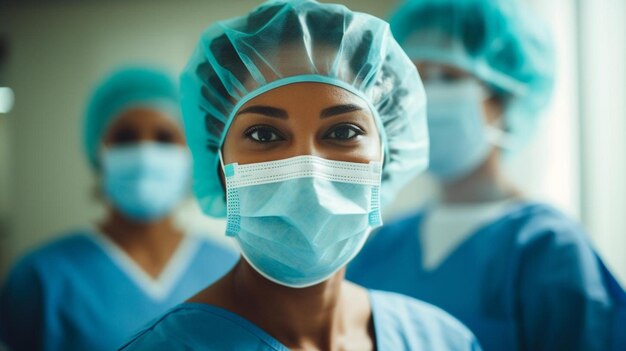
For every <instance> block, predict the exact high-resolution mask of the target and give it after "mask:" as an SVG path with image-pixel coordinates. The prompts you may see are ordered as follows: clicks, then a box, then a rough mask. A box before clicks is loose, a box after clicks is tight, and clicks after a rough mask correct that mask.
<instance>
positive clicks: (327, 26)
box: [181, 0, 428, 217]
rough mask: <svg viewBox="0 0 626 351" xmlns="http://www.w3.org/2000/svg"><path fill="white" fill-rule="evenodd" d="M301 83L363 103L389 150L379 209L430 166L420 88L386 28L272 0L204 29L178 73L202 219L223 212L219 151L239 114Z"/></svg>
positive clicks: (314, 6) (324, 7) (334, 10)
mask: <svg viewBox="0 0 626 351" xmlns="http://www.w3.org/2000/svg"><path fill="white" fill-rule="evenodd" d="M297 82H321V83H326V84H330V85H334V86H337V87H341V88H343V89H345V90H348V91H350V92H352V93H354V94H356V95H358V96H360V97H362V98H363V99H364V101H365V102H367V103H368V104H369V106H370V108H371V110H372V113H373V114H374V118H375V120H376V123H377V125H378V130H379V133H380V136H381V140H382V142H383V145H384V148H385V163H384V170H383V185H382V190H381V191H382V194H381V197H382V199H383V201H384V202H386V201H388V200H389V199H391V198H392V197H393V194H394V193H395V192H396V191H397V190H398V188H400V187H401V186H402V185H404V184H405V183H406V182H407V181H408V180H410V179H411V178H412V177H413V176H415V175H416V174H417V173H419V172H420V171H422V170H424V169H425V168H426V167H427V163H428V132H427V127H426V115H425V114H426V111H425V107H426V106H425V104H426V99H425V95H424V89H423V87H422V83H421V81H420V78H419V76H418V74H417V71H416V69H415V66H414V65H413V63H412V62H411V61H410V60H409V58H408V57H407V56H406V54H405V53H404V52H403V50H402V49H401V48H400V46H399V45H398V44H397V42H396V41H395V40H394V39H393V36H392V35H391V32H390V30H389V26H388V24H387V23H386V22H384V21H382V20H380V19H378V18H376V17H373V16H370V15H367V14H364V13H358V12H352V11H350V10H349V9H347V8H346V7H344V6H341V5H331V4H321V3H318V2H316V1H312V0H293V1H285V0H283V1H269V2H266V3H264V4H263V5H261V6H260V7H258V8H257V9H255V10H254V11H252V12H251V13H249V14H247V15H245V16H243V17H238V18H234V19H230V20H226V21H222V22H218V23H216V24H215V25H213V26H211V27H209V28H208V29H206V30H205V32H204V33H203V34H202V35H201V37H200V41H199V43H198V45H197V47H196V49H195V52H194V53H193V56H192V57H191V59H190V60H189V63H188V64H187V66H186V68H185V69H184V70H183V72H182V75H181V104H182V112H183V121H184V126H185V134H186V136H187V142H188V143H189V147H190V149H191V152H192V154H193V158H194V192H195V194H196V197H197V198H198V200H199V202H200V206H201V207H202V209H203V210H204V212H205V213H206V214H208V215H211V216H217V217H221V216H224V215H225V214H226V202H225V196H224V192H223V190H222V187H221V185H220V180H219V177H218V169H219V168H218V167H219V159H218V151H219V150H220V149H221V147H222V145H223V143H224V139H225V137H226V133H227V132H228V128H229V126H230V123H231V122H232V119H233V117H234V115H235V113H236V112H237V110H238V109H239V108H240V107H241V106H242V105H243V104H245V103H246V102H247V101H249V100H250V99H252V98H254V97H255V96H258V95H259V94H262V93H264V92H266V91H269V90H271V89H274V88H278V87H280V86H284V85H287V84H291V83H297Z"/></svg>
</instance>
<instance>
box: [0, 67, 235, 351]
mask: <svg viewBox="0 0 626 351" xmlns="http://www.w3.org/2000/svg"><path fill="white" fill-rule="evenodd" d="M179 110H180V108H179V98H178V88H177V86H176V84H174V82H173V81H172V80H171V79H170V78H169V77H168V76H167V75H166V74H164V73H163V72H161V71H158V70H154V69H150V68H143V67H127V68H123V69H120V70H118V71H116V72H114V73H113V74H112V75H110V76H109V77H108V78H107V79H105V80H104V82H102V84H101V85H100V86H99V87H98V88H97V89H96V90H95V93H94V94H93V96H92V98H91V101H90V103H89V106H88V109H87V112H86V115H85V122H84V123H85V124H84V135H83V139H84V147H85V150H86V154H87V158H88V161H89V163H90V165H91V167H92V168H93V170H94V172H95V173H96V175H97V178H98V181H99V188H100V189H99V190H100V191H99V192H100V197H101V198H102V199H103V200H104V201H105V202H106V205H107V213H106V217H105V218H104V219H103V220H102V221H101V222H100V223H98V224H96V225H94V226H93V227H91V228H86V229H81V230H76V231H72V232H70V233H69V234H67V235H65V236H64V237H62V238H60V239H57V240H55V241H53V242H51V243H48V244H46V245H44V246H43V247H41V248H39V249H36V250H35V251H34V252H31V253H29V254H28V255H26V256H25V257H24V258H22V259H21V260H20V261H19V262H18V263H17V264H16V265H15V266H14V267H13V269H12V270H11V272H10V274H9V276H8V279H7V280H6V281H5V282H4V284H3V286H2V289H1V291H0V339H2V340H3V341H4V342H5V343H6V344H7V346H8V347H10V348H11V349H12V350H14V351H20V350H112V349H115V348H116V347H119V346H120V345H121V343H122V342H123V341H124V340H126V339H128V338H129V337H130V336H131V335H133V332H134V331H135V330H136V329H138V328H139V327H141V326H142V325H143V324H145V323H147V322H148V321H150V320H151V319H153V318H154V317H156V316H158V315H159V314H160V313H162V312H164V311H165V310H167V309H168V308H170V307H172V306H174V305H175V304H177V303H180V302H182V301H184V300H185V299H186V298H189V297H190V296H192V295H193V294H194V293H196V292H197V291H199V290H200V289H201V288H203V287H205V286H206V285H207V284H209V283H211V282H213V281H215V280H216V279H218V278H220V277H221V276H222V275H223V274H224V273H225V272H226V271H227V270H228V269H230V268H231V267H232V266H233V264H234V263H235V262H236V260H237V257H238V255H237V254H236V253H235V252H232V251H230V250H228V249H226V248H224V247H222V246H221V245H218V244H216V243H213V242H210V241H207V240H205V239H201V238H200V237H199V236H197V235H191V234H189V235H188V234H187V233H183V232H182V231H181V230H180V229H178V228H177V227H176V226H175V225H174V223H173V219H172V214H173V212H174V210H175V209H176V206H177V205H178V204H179V202H180V201H181V200H183V199H184V198H185V197H187V195H188V194H189V192H190V190H191V184H190V181H191V167H192V165H191V155H190V154H189V151H188V149H187V147H186V144H185V137H184V134H183V130H182V126H181V121H180V112H179ZM49 156H50V157H54V155H49ZM59 206H63V203H62V199H61V201H60V202H59Z"/></svg>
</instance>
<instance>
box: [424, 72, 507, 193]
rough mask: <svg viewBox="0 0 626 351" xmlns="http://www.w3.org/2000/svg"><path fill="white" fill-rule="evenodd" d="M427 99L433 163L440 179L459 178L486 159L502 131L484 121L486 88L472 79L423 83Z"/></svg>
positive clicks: (500, 140) (433, 173)
mask: <svg viewBox="0 0 626 351" xmlns="http://www.w3.org/2000/svg"><path fill="white" fill-rule="evenodd" d="M424 89H425V90H426V96H427V98H428V132H429V137H430V166H429V169H428V171H429V172H430V173H431V174H432V175H434V176H435V177H436V178H438V179H439V180H441V181H444V182H449V181H454V180H458V179H460V178H463V177H465V176H467V175H468V174H470V173H471V172H472V171H474V170H475V169H476V168H478V166H480V165H481V164H482V163H483V162H484V161H485V160H486V159H487V156H488V155H489V153H490V152H491V150H492V149H493V147H494V145H500V144H502V143H503V140H504V136H503V132H502V131H501V130H499V129H497V128H495V127H493V126H491V125H488V124H487V123H486V120H485V116H484V111H483V101H484V100H485V98H486V92H485V90H484V88H483V87H482V86H481V85H480V83H478V82H477V81H476V80H473V79H464V80H461V81H457V82H452V83H451V82H432V83H426V84H425V85H424Z"/></svg>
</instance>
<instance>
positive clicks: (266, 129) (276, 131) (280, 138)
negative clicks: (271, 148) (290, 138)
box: [244, 125, 285, 144]
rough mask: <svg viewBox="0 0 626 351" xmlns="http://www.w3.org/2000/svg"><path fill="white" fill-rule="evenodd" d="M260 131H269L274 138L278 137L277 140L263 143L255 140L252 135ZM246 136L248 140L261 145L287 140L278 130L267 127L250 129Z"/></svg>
mask: <svg viewBox="0 0 626 351" xmlns="http://www.w3.org/2000/svg"><path fill="white" fill-rule="evenodd" d="M259 131H267V132H270V133H272V134H273V135H274V136H276V140H269V141H262V140H258V139H255V138H254V137H253V136H252V135H253V134H254V133H258V132H259ZM244 135H245V136H246V138H248V139H250V140H252V141H253V142H255V143H260V144H266V143H273V142H276V141H281V140H285V138H284V137H283V136H282V135H281V134H280V132H278V130H276V128H273V127H270V126H266V125H260V126H253V127H250V128H248V129H247V130H246V131H245V132H244Z"/></svg>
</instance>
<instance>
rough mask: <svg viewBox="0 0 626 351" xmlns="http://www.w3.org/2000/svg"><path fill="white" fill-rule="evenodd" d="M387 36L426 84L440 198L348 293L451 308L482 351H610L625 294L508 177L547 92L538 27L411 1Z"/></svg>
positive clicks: (366, 261) (393, 226) (515, 9)
mask: <svg viewBox="0 0 626 351" xmlns="http://www.w3.org/2000/svg"><path fill="white" fill-rule="evenodd" d="M391 28H392V31H393V33H394V36H395V37H396V39H397V40H398V42H399V43H400V45H401V46H402V47H403V48H404V49H405V51H406V52H407V54H408V55H409V57H410V58H411V59H412V61H413V62H414V63H415V65H416V66H417V68H418V71H419V72H420V75H421V77H422V79H423V80H424V87H425V91H426V95H427V97H428V127H429V135H430V146H431V147H430V167H429V172H430V174H431V175H433V176H434V177H435V178H436V179H437V180H438V182H439V183H440V184H441V196H440V198H439V199H438V200H436V201H433V202H432V203H430V204H429V205H427V206H426V208H425V209H423V210H422V211H420V212H418V213H415V214H413V215H410V216H408V217H406V218H403V219H401V220H398V221H396V222H394V223H390V224H389V225H388V226H386V227H384V228H383V229H382V230H380V231H379V232H378V233H377V234H376V235H375V236H374V237H373V238H372V240H371V241H370V242H368V244H367V245H366V247H365V248H364V249H363V251H362V252H361V254H360V255H359V256H358V257H357V258H356V259H355V260H354V261H353V263H352V264H351V266H350V268H349V269H348V273H347V276H348V279H351V280H353V281H354V282H356V283H359V284H362V285H364V286H366V287H369V288H376V289H383V290H389V291H394V292H399V293H403V294H406V295H408V296H412V297H415V298H419V299H423V300H425V301H427V302H430V303H432V304H434V305H436V306H438V307H441V308H443V309H444V310H446V311H447V312H449V313H451V314H452V315H454V316H456V317H457V318H459V319H460V320H461V321H462V322H464V323H465V324H466V325H467V326H468V327H469V328H470V329H471V330H472V331H473V332H474V333H475V334H476V336H477V338H478V340H479V341H480V343H481V345H482V346H483V348H484V349H485V350H487V351H496V350H507V351H508V350H525V351H541V350H546V351H547V350H550V351H557V350H563V351H565V350H567V351H575V350H581V351H582V350H585V351H592V350H598V351H599V350H609V349H611V347H616V344H615V343H613V344H612V342H611V341H610V339H611V337H612V336H611V329H612V328H616V325H615V324H613V325H612V322H611V319H612V318H614V317H613V313H614V304H615V300H614V296H612V294H613V293H612V292H611V291H612V289H613V287H617V286H616V284H615V282H614V280H611V279H612V278H611V277H610V274H605V273H608V271H606V269H605V268H604V266H603V264H602V262H601V261H600V260H599V259H598V258H597V256H596V255H595V253H594V251H593V249H592V247H591V245H590V242H589V238H588V237H587V235H586V234H585V233H584V231H583V229H582V228H581V227H580V226H579V225H578V224H577V223H575V222H574V221H573V220H571V219H569V218H568V217H566V216H565V215H564V214H562V213H561V212H559V211H558V210H556V209H554V208H552V207H550V206H548V205H546V204H543V203H538V202H535V201H532V200H529V199H527V198H526V197H524V195H523V194H521V193H520V192H519V191H518V190H517V189H516V188H515V187H514V186H513V185H512V184H511V182H510V181H509V180H508V179H507V177H506V176H505V175H504V171H503V165H502V160H501V157H502V154H503V153H505V152H506V153H514V152H515V151H516V149H518V148H519V147H520V146H521V145H522V144H523V142H524V141H525V140H526V139H527V138H528V137H529V136H530V134H531V132H532V130H533V127H534V126H535V123H536V121H537V119H538V117H539V115H540V112H541V109H542V108H544V107H545V105H546V103H547V101H548V98H549V96H550V93H551V90H552V86H553V72H554V67H553V65H554V62H553V52H552V46H551V45H550V42H549V40H548V38H549V36H548V33H547V31H546V29H545V27H544V26H543V24H542V23H541V22H540V21H539V20H538V18H537V16H535V15H533V14H530V13H529V12H528V10H527V9H526V8H524V7H522V5H521V4H519V3H518V2H517V1H513V0H464V1H457V0H411V1H408V2H406V3H405V4H404V5H402V6H401V7H400V8H399V9H398V10H397V11H396V13H395V14H394V15H393V17H392V20H391ZM413 98H415V99H417V98H418V96H416V95H414V97H413ZM418 156H419V155H417V154H416V155H415V157H418ZM615 291H617V290H615ZM622 327H623V325H622ZM616 329H617V328H616ZM622 333H623V331H622Z"/></svg>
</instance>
